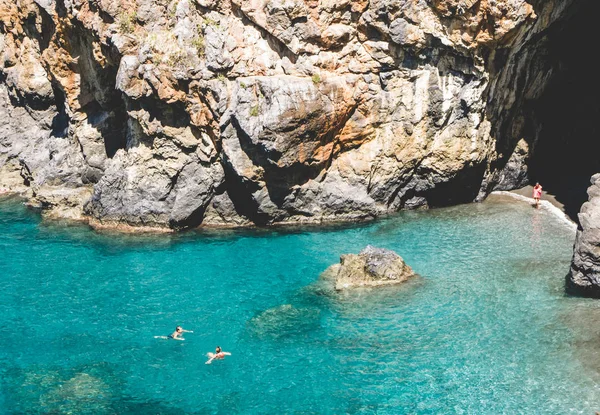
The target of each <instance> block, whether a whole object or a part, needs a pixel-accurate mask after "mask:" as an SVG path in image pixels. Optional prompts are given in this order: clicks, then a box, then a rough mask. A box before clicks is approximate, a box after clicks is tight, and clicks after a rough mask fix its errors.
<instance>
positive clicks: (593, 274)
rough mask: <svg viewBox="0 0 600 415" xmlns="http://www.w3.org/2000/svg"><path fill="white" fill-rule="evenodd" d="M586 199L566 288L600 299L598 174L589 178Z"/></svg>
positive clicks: (599, 189) (599, 183) (599, 175)
mask: <svg viewBox="0 0 600 415" xmlns="http://www.w3.org/2000/svg"><path fill="white" fill-rule="evenodd" d="M591 183H592V185H591V186H590V187H589V188H588V196H589V200H588V201H587V202H586V203H584V204H583V206H582V207H581V211H580V212H579V228H578V230H577V236H576V238H575V247H574V252H573V260H572V261H571V270H570V271H569V274H568V275H567V288H568V290H569V291H570V292H571V293H573V294H578V295H584V296H588V297H596V298H600V173H598V174H595V175H594V176H592V179H591Z"/></svg>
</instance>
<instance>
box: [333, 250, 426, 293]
mask: <svg viewBox="0 0 600 415" xmlns="http://www.w3.org/2000/svg"><path fill="white" fill-rule="evenodd" d="M415 275H416V274H415V273H414V271H413V270H412V268H411V267H410V266H408V265H407V264H406V263H405V262H404V260H403V259H402V257H400V255H398V254H396V253H395V252H394V251H390V250H389V249H383V248H375V247H373V246H371V245H367V247H366V248H365V249H363V250H362V251H360V253H359V254H358V255H355V254H347V255H342V256H341V257H340V263H339V264H334V265H332V266H331V267H329V268H327V269H326V270H325V272H324V273H323V274H322V278H324V279H331V280H333V281H334V283H335V289H336V290H343V289H346V288H354V287H378V286H382V285H391V284H400V283H402V282H405V281H407V280H408V279H410V278H412V277H414V276H415Z"/></svg>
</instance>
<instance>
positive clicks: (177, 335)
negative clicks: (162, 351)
mask: <svg viewBox="0 0 600 415" xmlns="http://www.w3.org/2000/svg"><path fill="white" fill-rule="evenodd" d="M183 333H193V331H192V330H184V329H183V328H181V326H177V327H175V331H174V332H173V333H171V335H170V336H169V337H170V338H172V339H173V340H185V339H184V338H183V337H182V336H183Z"/></svg>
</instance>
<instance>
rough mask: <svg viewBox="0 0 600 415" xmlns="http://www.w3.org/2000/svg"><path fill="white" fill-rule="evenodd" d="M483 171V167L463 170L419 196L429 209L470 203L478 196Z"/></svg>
mask: <svg viewBox="0 0 600 415" xmlns="http://www.w3.org/2000/svg"><path fill="white" fill-rule="evenodd" d="M485 169H486V166H485V165H479V166H473V167H468V168H465V169H463V170H461V171H460V172H459V173H458V174H456V175H455V176H454V177H452V178H450V179H449V180H448V181H445V182H442V183H437V184H436V185H435V187H434V188H433V189H431V190H428V191H426V192H425V193H423V194H421V196H423V197H425V199H426V200H427V203H428V205H429V206H430V207H442V206H451V205H457V204H460V203H469V202H472V201H473V200H475V199H476V198H477V195H478V194H479V191H480V186H481V182H482V180H483V176H484V173H485Z"/></svg>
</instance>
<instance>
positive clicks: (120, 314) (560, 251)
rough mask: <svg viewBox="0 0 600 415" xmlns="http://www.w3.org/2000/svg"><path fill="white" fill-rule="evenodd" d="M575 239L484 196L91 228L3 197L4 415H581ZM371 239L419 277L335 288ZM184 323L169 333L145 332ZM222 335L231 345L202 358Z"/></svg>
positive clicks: (594, 335)
mask: <svg viewBox="0 0 600 415" xmlns="http://www.w3.org/2000/svg"><path fill="white" fill-rule="evenodd" d="M573 238H574V233H573V231H572V230H571V229H570V228H569V227H567V226H565V224H564V223H562V222H560V221H559V220H558V219H557V218H556V217H554V216H552V215H551V214H549V213H548V212H546V211H544V210H535V209H532V208H531V207H530V206H528V205H527V204H524V203H522V202H515V201H512V200H508V201H506V200H504V199H497V198H496V199H495V200H494V201H488V202H485V203H482V204H472V205H465V206H457V207H452V208H445V209H436V210H430V211H417V212H403V213H401V214H398V215H397V216H394V217H392V218H389V219H385V220H381V221H376V222H372V223H368V224H362V225H355V226H343V227H326V228H316V227H315V228H282V229H271V230H268V231H265V230H240V231H205V232H188V233H184V234H179V235H135V236H134V235H119V234H111V233H96V232H93V231H91V230H89V229H88V228H87V227H86V226H80V225H69V224H65V223H56V222H45V221H42V220H41V219H40V216H39V215H38V214H37V213H36V212H32V211H28V210H27V209H26V208H25V207H23V206H22V204H21V203H20V202H19V201H18V200H15V199H6V198H5V199H4V200H3V201H1V202H0V375H1V376H0V413H7V414H9V413H15V414H16V413H27V414H29V413H31V414H37V413H52V414H54V413H71V414H129V413H131V414H185V413H189V414H593V413H594V412H595V411H596V410H600V388H599V385H600V377H599V375H598V373H599V368H600V301H594V300H589V299H581V298H574V297H569V296H566V295H565V294H564V276H565V274H566V272H567V270H568V267H569V261H570V256H571V252H572V244H573ZM367 244H372V245H375V246H378V247H384V248H390V249H393V250H395V251H396V252H398V253H399V254H400V255H402V256H403V257H404V259H405V260H406V261H407V262H408V263H409V264H410V265H411V266H412V267H413V268H414V269H415V271H417V272H418V273H419V274H420V277H419V278H417V279H415V280H413V281H412V282H410V283H408V284H406V285H403V286H401V287H395V288H383V289H379V290H358V291H355V292H349V293H344V294H335V293H332V292H331V291H330V290H328V289H327V287H325V286H323V285H322V284H321V283H319V282H318V280H319V274H320V273H321V272H322V271H323V270H325V268H327V266H329V265H330V264H333V263H336V262H337V261H338V260H339V255H340V254H342V253H350V252H351V253H356V252H358V251H360V250H361V249H362V248H363V247H364V246H366V245H367ZM177 324H180V325H182V326H183V327H184V328H185V329H188V330H193V331H194V333H193V334H191V333H190V334H186V335H185V338H186V340H185V341H182V342H178V341H174V340H162V339H155V338H154V336H156V335H168V334H169V333H171V332H172V331H173V329H174V327H175V326H176V325H177ZM217 345H220V346H221V347H222V348H223V350H225V351H229V352H231V353H232V355H231V356H229V357H227V358H226V359H225V360H222V361H216V362H213V364H211V365H205V361H206V353H207V352H209V351H214V348H215V346H217Z"/></svg>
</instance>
